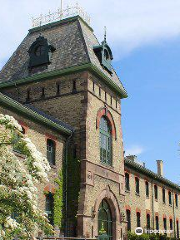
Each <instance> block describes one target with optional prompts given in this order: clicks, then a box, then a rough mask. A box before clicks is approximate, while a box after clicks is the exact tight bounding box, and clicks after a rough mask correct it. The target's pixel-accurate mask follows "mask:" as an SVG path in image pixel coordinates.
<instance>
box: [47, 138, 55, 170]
mask: <svg viewBox="0 0 180 240" xmlns="http://www.w3.org/2000/svg"><path fill="white" fill-rule="evenodd" d="M55 152H56V144H55V142H54V141H53V140H51V139H47V159H48V161H49V163H50V165H55Z"/></svg>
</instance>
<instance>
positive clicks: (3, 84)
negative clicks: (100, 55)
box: [0, 63, 128, 98]
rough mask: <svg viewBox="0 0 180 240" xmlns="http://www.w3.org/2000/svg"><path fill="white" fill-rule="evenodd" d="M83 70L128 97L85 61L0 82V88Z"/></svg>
mask: <svg viewBox="0 0 180 240" xmlns="http://www.w3.org/2000/svg"><path fill="white" fill-rule="evenodd" d="M85 70H89V71H92V72H93V73H95V74H96V75H97V76H98V77H100V78H101V79H103V80H105V81H106V83H107V84H108V85H109V86H110V87H111V88H112V89H113V90H114V91H115V92H116V93H117V94H118V95H119V96H120V97H121V98H127V97H128V95H127V92H126V90H125V89H124V88H120V87H119V86H118V85H117V84H115V83H114V82H113V81H112V79H111V78H109V77H107V76H106V75H105V74H104V73H103V72H102V71H101V70H100V69H99V68H98V67H96V66H95V65H94V64H92V63H86V64H82V65H78V66H75V67H70V68H66V69H63V70H56V71H52V72H47V73H40V74H37V75H34V76H31V77H27V78H22V79H19V80H16V81H5V82H1V83H0V89H2V88H8V87H12V86H14V85H16V86H17V85H23V84H27V83H30V82H38V81H42V80H45V79H51V78H54V77H58V76H63V75H67V74H72V73H74V72H80V71H85Z"/></svg>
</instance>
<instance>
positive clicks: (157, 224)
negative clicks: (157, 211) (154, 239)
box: [156, 216, 159, 230]
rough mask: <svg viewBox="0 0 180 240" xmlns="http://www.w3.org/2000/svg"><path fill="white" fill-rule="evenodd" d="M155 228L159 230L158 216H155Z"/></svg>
mask: <svg viewBox="0 0 180 240" xmlns="http://www.w3.org/2000/svg"><path fill="white" fill-rule="evenodd" d="M156 230H159V217H158V216H156Z"/></svg>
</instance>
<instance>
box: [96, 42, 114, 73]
mask: <svg viewBox="0 0 180 240" xmlns="http://www.w3.org/2000/svg"><path fill="white" fill-rule="evenodd" d="M94 52H95V54H96V56H97V57H98V59H99V62H100V63H101V65H102V66H103V68H104V69H106V70H107V71H108V72H109V73H110V74H112V66H111V61H112V60H113V55H112V51H111V49H110V47H109V46H108V44H107V42H106V39H105V40H104V41H103V42H102V44H101V45H99V46H95V47H94Z"/></svg>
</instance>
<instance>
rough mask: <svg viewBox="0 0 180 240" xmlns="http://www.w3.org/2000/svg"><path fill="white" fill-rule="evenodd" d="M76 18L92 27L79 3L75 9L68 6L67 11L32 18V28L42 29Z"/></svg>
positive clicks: (59, 10)
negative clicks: (45, 26) (54, 23)
mask: <svg viewBox="0 0 180 240" xmlns="http://www.w3.org/2000/svg"><path fill="white" fill-rule="evenodd" d="M74 16H80V17H81V18H82V19H83V20H84V21H85V22H86V23H87V24H88V25H90V22H91V19H90V16H89V15H88V14H87V12H85V11H84V10H83V9H82V8H81V7H80V6H79V5H78V3H77V4H76V5H75V6H73V7H70V6H67V8H66V9H60V8H59V9H57V11H55V12H51V11H49V13H48V14H44V15H43V14H41V15H40V16H39V17H37V18H32V27H33V28H35V27H40V26H42V25H45V24H48V23H52V22H56V21H59V20H62V19H66V18H68V17H74Z"/></svg>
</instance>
